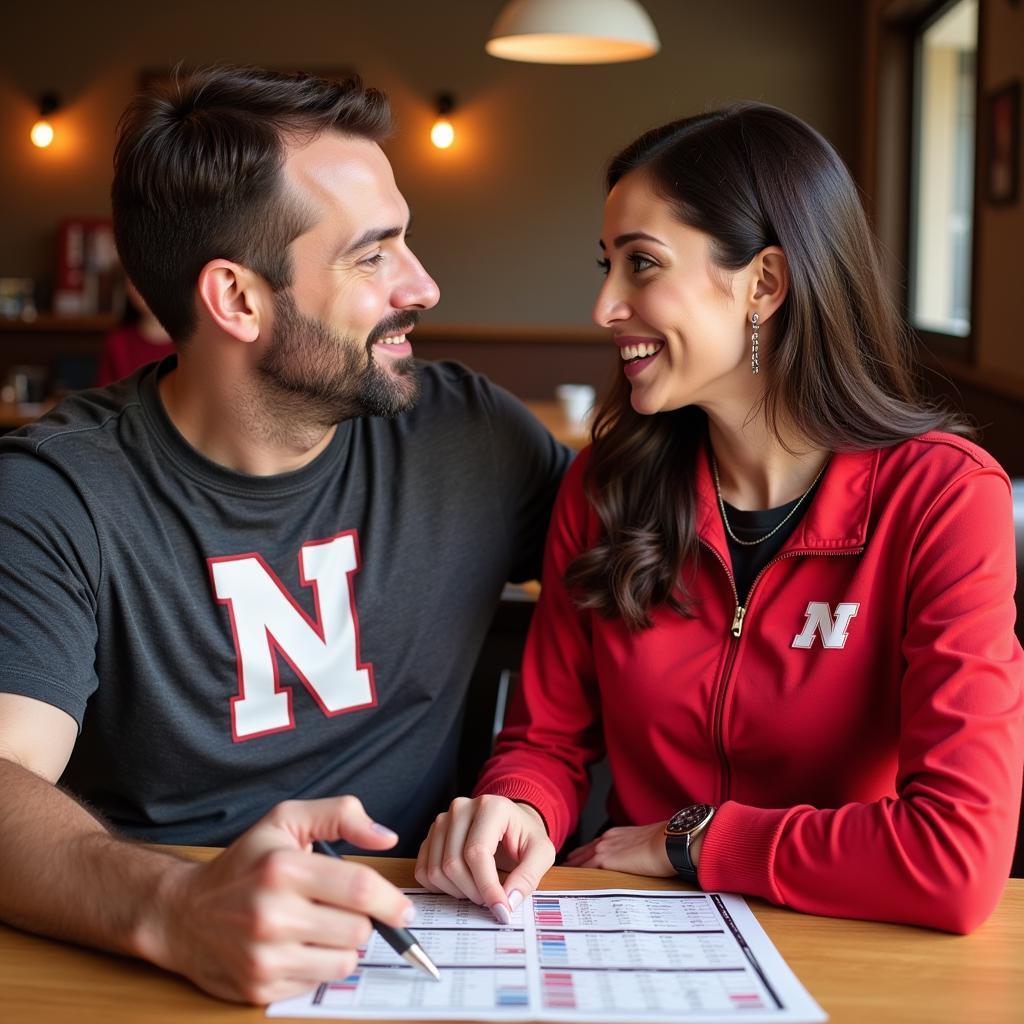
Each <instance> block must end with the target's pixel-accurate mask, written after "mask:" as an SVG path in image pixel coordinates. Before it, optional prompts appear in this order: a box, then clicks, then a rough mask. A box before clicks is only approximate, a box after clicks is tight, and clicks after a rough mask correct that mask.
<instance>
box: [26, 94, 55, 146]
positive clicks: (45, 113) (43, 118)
mask: <svg viewBox="0 0 1024 1024" xmlns="http://www.w3.org/2000/svg"><path fill="white" fill-rule="evenodd" d="M59 106H60V100H59V99H57V96H56V94H55V93H52V92H48V93H46V94H45V95H43V96H42V97H41V98H40V100H39V119H38V120H37V121H36V123H35V124H34V125H32V130H31V131H30V132H29V138H31V139H32V145H33V146H38V147H39V148H40V149H46V147H47V146H48V145H50V143H51V142H53V125H52V124H50V122H49V120H48V118H49V116H50V115H51V114H52V113H53V112H54V111H55V110H56V109H57V108H58V107H59Z"/></svg>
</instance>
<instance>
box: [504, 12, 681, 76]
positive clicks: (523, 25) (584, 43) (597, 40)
mask: <svg viewBox="0 0 1024 1024" xmlns="http://www.w3.org/2000/svg"><path fill="white" fill-rule="evenodd" d="M485 49H486V50H487V52H488V53H489V54H490V55H491V56H492V57H502V58H504V59H505V60H522V61H527V62H529V63H531V64H617V63H619V62H621V61H626V60H642V59H643V58H644V57H653V56H654V54H656V53H657V52H658V50H659V49H661V41H660V40H659V39H658V31H657V29H656V28H655V27H654V22H652V21H651V19H650V16H649V15H648V14H647V12H646V11H645V10H644V9H643V7H641V6H640V4H639V3H638V2H637V0H508V2H507V3H506V4H505V6H504V7H503V8H502V9H501V12H500V13H499V14H498V18H497V20H496V21H495V22H494V27H493V28H492V29H491V35H490V38H489V39H488V40H487V45H486V47H485Z"/></svg>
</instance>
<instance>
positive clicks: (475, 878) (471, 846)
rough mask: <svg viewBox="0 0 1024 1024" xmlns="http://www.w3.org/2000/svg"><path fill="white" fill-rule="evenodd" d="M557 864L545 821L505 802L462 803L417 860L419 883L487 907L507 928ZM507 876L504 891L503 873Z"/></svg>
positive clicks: (440, 820)
mask: <svg viewBox="0 0 1024 1024" xmlns="http://www.w3.org/2000/svg"><path fill="white" fill-rule="evenodd" d="M554 862H555V848H554V846H553V845H552V844H551V840H550V839H548V833H547V828H546V827H545V825H544V819H543V818H542V817H541V816H540V815H539V814H538V813H537V811H536V810H534V809H533V808H532V807H530V806H529V805H528V804H520V803H514V802H513V801H511V800H506V799H505V797H503V796H488V795H485V796H478V797H475V798H474V799H472V800H470V799H467V798H466V797H458V798H457V799H455V800H453V801H452V804H451V807H449V809H448V810H447V811H445V812H444V813H442V814H439V815H438V816H437V818H436V819H435V820H434V824H433V825H431V826H430V831H429V832H428V833H427V838H426V839H424V840H423V845H422V846H420V852H419V857H417V859H416V880H417V881H418V882H419V883H420V885H422V886H424V888H427V889H430V890H431V891H432V892H446V893H448V894H449V895H450V896H454V897H456V898H457V899H462V898H468V899H471V900H472V901H473V902H474V903H476V904H478V905H479V906H482V907H488V908H489V909H490V911H491V913H492V914H494V916H495V917H496V918H497V920H498V921H500V922H501V923H502V924H508V923H509V920H510V913H511V912H512V911H515V910H516V909H517V908H518V907H519V905H520V904H521V903H522V902H523V899H524V898H525V897H526V896H528V895H529V894H530V893H531V892H533V890H534V889H536V888H537V886H538V884H539V883H540V880H541V877H542V876H543V874H544V872H545V871H547V869H548V868H549V867H551V865H552V864H553V863H554ZM499 868H500V869H502V870H504V871H508V872H509V874H508V877H507V878H506V879H505V885H504V886H502V884H501V881H500V879H499V878H498V869H499Z"/></svg>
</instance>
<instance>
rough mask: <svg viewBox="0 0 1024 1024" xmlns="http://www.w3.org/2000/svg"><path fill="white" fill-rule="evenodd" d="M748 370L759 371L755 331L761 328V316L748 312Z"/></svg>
mask: <svg viewBox="0 0 1024 1024" xmlns="http://www.w3.org/2000/svg"><path fill="white" fill-rule="evenodd" d="M750 328H751V334H750V372H751V373H758V372H760V364H759V363H758V356H757V332H758V331H759V330H760V329H761V318H760V317H759V316H758V315H757V314H756V313H751V314H750Z"/></svg>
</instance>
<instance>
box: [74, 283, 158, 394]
mask: <svg viewBox="0 0 1024 1024" xmlns="http://www.w3.org/2000/svg"><path fill="white" fill-rule="evenodd" d="M125 294H126V297H127V301H126V303H125V312H124V316H123V317H122V318H121V323H120V324H118V326H117V327H115V328H114V329H113V330H112V331H110V332H109V333H108V334H107V336H106V337H105V338H104V339H103V348H102V350H101V351H100V360H99V365H98V366H97V368H96V379H95V380H94V382H93V383H94V385H95V386H96V387H100V388H101V387H105V386H106V385H107V384H113V383H114V381H117V380H121V379H123V378H124V377H129V376H131V374H133V373H134V372H135V371H136V370H139V369H141V368H142V367H143V366H146V365H148V364H149V363H155V362H159V361H160V360H161V359H163V358H164V356H167V355H170V354H171V353H172V352H173V351H174V348H173V345H174V343H173V342H172V340H171V336H170V335H169V334H168V333H167V331H166V330H164V327H163V325H162V324H161V323H160V321H159V320H157V318H156V317H155V316H153V313H152V310H150V308H149V306H147V305H146V300H145V299H144V298H143V297H142V296H141V295H140V294H139V290H138V288H136V287H135V285H133V284H132V283H131V281H127V280H126V281H125Z"/></svg>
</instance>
